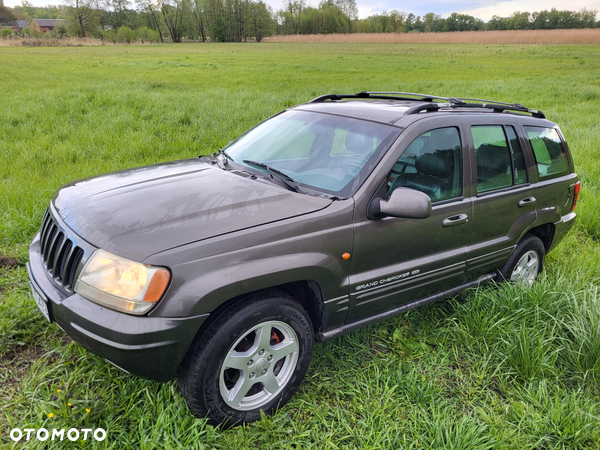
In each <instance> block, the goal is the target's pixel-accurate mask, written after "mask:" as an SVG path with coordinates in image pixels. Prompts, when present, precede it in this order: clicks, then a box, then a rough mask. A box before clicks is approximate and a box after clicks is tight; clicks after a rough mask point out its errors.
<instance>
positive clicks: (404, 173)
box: [388, 127, 462, 202]
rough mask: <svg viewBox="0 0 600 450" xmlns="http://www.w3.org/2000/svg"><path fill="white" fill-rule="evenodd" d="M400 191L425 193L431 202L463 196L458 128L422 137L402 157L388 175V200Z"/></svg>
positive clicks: (434, 132)
mask: <svg viewBox="0 0 600 450" xmlns="http://www.w3.org/2000/svg"><path fill="white" fill-rule="evenodd" d="M398 187H407V188H411V189H416V190H418V191H421V192H424V193H425V194H427V195H428V196H429V198H430V199H431V201H432V202H439V201H442V200H448V199H451V198H455V197H459V196H460V195H461V194H462V153H461V144H460V134H459V132H458V129H457V128H454V127H450V128H438V129H436V130H431V131H428V132H426V133H423V134H422V135H420V136H419V137H418V138H416V139H415V140H414V141H413V142H412V143H411V144H410V145H409V146H408V148H407V149H406V150H405V151H404V153H402V155H401V156H400V158H399V159H398V161H397V162H396V164H394V167H393V169H392V171H391V172H390V174H389V175H388V197H389V196H390V195H391V193H392V191H393V190H394V189H396V188H398Z"/></svg>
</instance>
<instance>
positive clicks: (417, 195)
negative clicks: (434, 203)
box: [376, 187, 431, 219]
mask: <svg viewBox="0 0 600 450" xmlns="http://www.w3.org/2000/svg"><path fill="white" fill-rule="evenodd" d="M378 201H379V205H378V206H379V214H377V216H379V217H384V216H393V217H405V218H407V219H426V218H427V217H429V216H430V215H431V199H430V198H429V196H428V195H427V194H424V193H423V192H421V191H416V190H414V189H408V188H403V187H399V188H396V189H394V190H393V191H392V195H390V198H389V199H387V200H383V199H378ZM376 203H377V200H376Z"/></svg>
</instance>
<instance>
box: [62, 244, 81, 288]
mask: <svg viewBox="0 0 600 450" xmlns="http://www.w3.org/2000/svg"><path fill="white" fill-rule="evenodd" d="M82 259H83V250H82V249H80V248H79V247H75V248H74V251H73V255H72V257H71V258H70V259H69V270H68V272H67V276H66V278H63V280H65V279H66V282H65V283H64V284H65V286H67V287H68V288H69V289H73V285H74V284H75V274H76V273H77V267H78V266H79V263H80V262H81V260H82Z"/></svg>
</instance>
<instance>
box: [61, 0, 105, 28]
mask: <svg viewBox="0 0 600 450" xmlns="http://www.w3.org/2000/svg"><path fill="white" fill-rule="evenodd" d="M63 2H64V4H65V5H66V14H67V21H68V22H71V24H72V26H74V27H75V28H76V29H77V28H78V32H77V34H79V35H80V36H81V37H85V36H86V31H90V32H91V31H92V30H93V29H94V28H95V24H94V21H95V19H97V18H98V13H97V10H96V9H95V8H94V3H93V0H63Z"/></svg>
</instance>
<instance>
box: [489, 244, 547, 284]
mask: <svg viewBox="0 0 600 450" xmlns="http://www.w3.org/2000/svg"><path fill="white" fill-rule="evenodd" d="M545 255H546V248H545V247H544V243H543V242H542V240H541V239H540V238H539V237H537V236H534V235H531V234H529V235H526V236H525V237H524V238H523V240H522V241H521V242H519V244H518V245H517V248H516V249H515V251H514V252H513V254H512V255H511V256H510V258H508V261H507V262H506V264H504V266H503V267H502V268H501V269H500V270H499V274H498V280H499V281H509V282H511V283H517V284H524V285H527V286H531V285H532V284H533V282H534V281H535V279H536V278H537V276H538V275H539V273H540V272H541V271H542V269H543V268H544V257H545Z"/></svg>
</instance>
